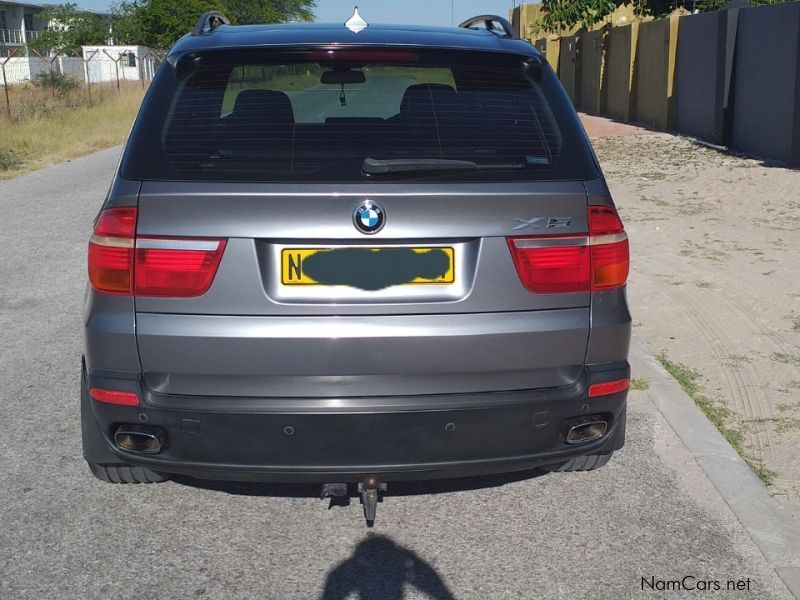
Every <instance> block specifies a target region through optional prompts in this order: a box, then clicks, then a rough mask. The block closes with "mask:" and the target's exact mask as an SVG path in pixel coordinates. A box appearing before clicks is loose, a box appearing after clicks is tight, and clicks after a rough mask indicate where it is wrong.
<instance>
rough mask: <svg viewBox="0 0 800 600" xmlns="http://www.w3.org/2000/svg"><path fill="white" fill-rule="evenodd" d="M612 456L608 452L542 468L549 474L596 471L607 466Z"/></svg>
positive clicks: (579, 457)
mask: <svg viewBox="0 0 800 600" xmlns="http://www.w3.org/2000/svg"><path fill="white" fill-rule="evenodd" d="M612 456H614V453H613V452H608V453H606V454H590V455H589V456H578V457H577V458H573V459H571V460H568V461H567V462H563V463H557V464H555V465H547V466H545V467H542V470H543V471H547V472H548V473H551V472H554V471H558V472H560V473H565V472H571V471H594V470H595V469H599V468H600V467H604V466H605V465H607V464H608V461H610V460H611V457H612Z"/></svg>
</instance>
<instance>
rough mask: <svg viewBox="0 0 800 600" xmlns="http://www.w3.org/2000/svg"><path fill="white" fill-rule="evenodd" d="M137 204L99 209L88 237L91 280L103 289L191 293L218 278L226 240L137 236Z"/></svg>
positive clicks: (165, 294)
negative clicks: (100, 211)
mask: <svg viewBox="0 0 800 600" xmlns="http://www.w3.org/2000/svg"><path fill="white" fill-rule="evenodd" d="M136 220H137V211H136V209H135V208H130V207H126V208H109V209H106V210H104V211H103V212H102V213H100V217H99V218H98V219H97V223H96V224H95V227H94V233H93V235H92V239H91V240H90V241H89V281H90V282H91V284H92V287H93V288H94V289H96V290H98V291H100V292H106V293H110V294H124V295H132V294H134V293H135V294H136V295H138V296H162V297H172V298H189V297H192V296H199V295H201V294H204V293H205V292H206V291H207V290H208V288H209V287H210V286H211V282H212V281H214V276H215V275H216V274H217V267H218V266H219V262H220V260H221V259H222V252H223V250H225V240H212V239H189V238H176V239H155V238H139V239H137V238H136Z"/></svg>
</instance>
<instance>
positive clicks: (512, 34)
mask: <svg viewBox="0 0 800 600" xmlns="http://www.w3.org/2000/svg"><path fill="white" fill-rule="evenodd" d="M479 24H483V26H484V28H485V29H486V31H489V32H491V33H493V34H495V35H497V36H500V37H506V38H509V39H512V40H518V39H519V34H518V33H517V32H516V31H515V30H514V27H512V25H511V23H509V22H508V21H507V20H506V19H504V18H503V17H500V16H498V15H479V16H477V17H472V18H471V19H467V20H466V21H464V22H463V23H461V24H460V25H459V27H460V28H462V29H480V27H475V25H479ZM497 25H499V26H500V27H497Z"/></svg>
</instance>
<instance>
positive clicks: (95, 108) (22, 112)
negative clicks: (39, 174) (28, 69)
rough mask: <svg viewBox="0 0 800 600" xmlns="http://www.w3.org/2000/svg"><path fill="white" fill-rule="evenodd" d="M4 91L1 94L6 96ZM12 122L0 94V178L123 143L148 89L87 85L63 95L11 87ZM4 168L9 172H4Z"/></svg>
mask: <svg viewBox="0 0 800 600" xmlns="http://www.w3.org/2000/svg"><path fill="white" fill-rule="evenodd" d="M1 91H2V90H0V92H1ZM9 95H10V100H11V109H12V115H11V117H9V116H8V114H7V113H6V111H5V105H4V104H5V102H4V100H5V99H4V98H3V97H2V96H1V95H0V158H3V157H9V156H10V157H12V158H13V159H11V160H6V161H0V179H10V178H12V177H16V176H17V175H20V174H22V173H27V172H29V171H33V170H36V169H40V168H42V167H46V166H48V165H52V164H56V163H59V162H63V161H65V160H70V159H73V158H77V157H78V156H82V155H84V154H89V153H90V152H94V151H96V150H102V149H103V148H109V147H111V146H115V145H117V144H121V143H122V142H123V141H124V140H125V138H126V136H127V135H128V132H129V131H130V128H131V124H132V123H133V119H134V117H135V116H136V111H137V110H138V108H139V104H140V103H141V101H142V97H143V95H144V90H143V89H142V85H141V83H134V82H128V83H123V84H122V86H121V87H120V91H119V93H118V92H117V87H116V84H96V85H93V86H92V89H91V96H92V102H91V104H90V103H89V96H88V94H87V90H86V86H81V87H79V88H77V89H74V90H71V91H67V92H63V93H59V92H54V91H53V90H50V89H46V88H42V87H39V86H36V85H32V84H23V85H15V86H10V87H9ZM4 164H5V166H6V168H3V165H4Z"/></svg>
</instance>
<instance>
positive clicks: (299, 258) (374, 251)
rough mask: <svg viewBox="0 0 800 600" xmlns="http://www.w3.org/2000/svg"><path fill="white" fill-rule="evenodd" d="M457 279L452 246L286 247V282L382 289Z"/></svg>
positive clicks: (283, 273) (283, 272)
mask: <svg viewBox="0 0 800 600" xmlns="http://www.w3.org/2000/svg"><path fill="white" fill-rule="evenodd" d="M454 282H455V252H454V250H453V248H452V247H447V246H442V247H438V246H437V247H408V246H398V247H388V246H384V247H380V248H370V247H363V246H355V247H354V246H347V247H338V248H337V247H322V248H320V247H317V248H283V249H282V250H281V283H282V284H283V285H306V286H320V285H326V286H349V287H353V288H358V289H362V290H373V291H374V290H381V289H384V288H387V287H391V286H395V285H448V284H451V283H454Z"/></svg>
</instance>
